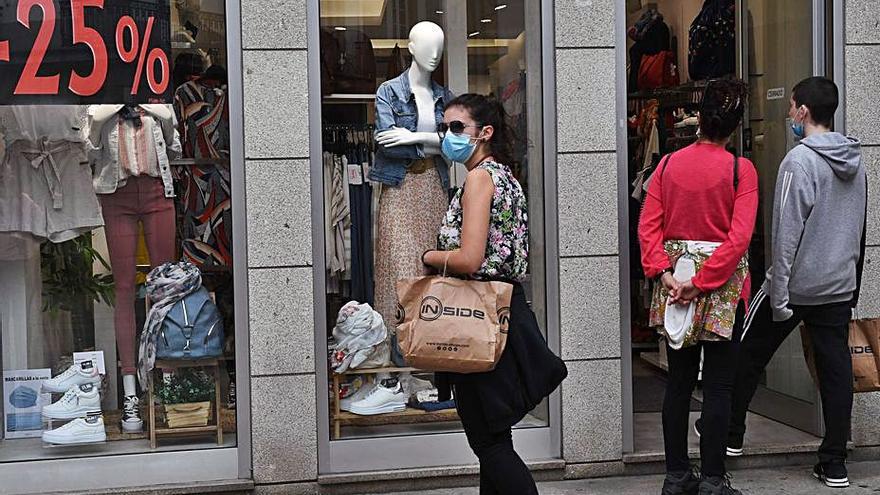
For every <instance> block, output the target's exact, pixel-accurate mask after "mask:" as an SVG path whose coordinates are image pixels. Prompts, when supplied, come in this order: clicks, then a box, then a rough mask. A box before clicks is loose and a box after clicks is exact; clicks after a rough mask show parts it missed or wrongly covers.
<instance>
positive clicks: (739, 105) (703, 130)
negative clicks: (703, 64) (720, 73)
mask: <svg viewBox="0 0 880 495" xmlns="http://www.w3.org/2000/svg"><path fill="white" fill-rule="evenodd" d="M748 99H749V86H748V85H747V84H746V83H744V82H743V81H742V80H740V79H736V78H731V79H715V80H712V81H709V83H708V84H707V86H706V90H705V91H704V92H703V100H702V102H701V103H700V134H701V135H702V136H703V137H705V138H707V139H711V140H712V141H716V142H719V141H724V140H725V139H727V138H729V137H730V135H731V134H733V131H735V130H736V128H737V127H738V126H739V123H740V121H742V118H743V113H744V112H745V108H746V105H747V104H748Z"/></svg>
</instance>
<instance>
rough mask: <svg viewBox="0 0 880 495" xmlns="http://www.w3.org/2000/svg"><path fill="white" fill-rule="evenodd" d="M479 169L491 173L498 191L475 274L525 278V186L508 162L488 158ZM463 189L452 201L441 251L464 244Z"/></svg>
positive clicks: (520, 279) (447, 212)
mask: <svg viewBox="0 0 880 495" xmlns="http://www.w3.org/2000/svg"><path fill="white" fill-rule="evenodd" d="M477 168H479V169H482V170H485V171H486V172H489V175H490V176H491V177H492V182H494V183H495V194H494V195H493V196H492V208H491V210H490V218H489V238H488V239H487V242H486V255H485V258H484V259H483V264H482V265H481V266H480V269H479V270H477V271H476V273H473V274H472V275H473V276H474V278H477V279H484V280H491V279H507V280H515V281H522V280H523V279H524V278H525V275H526V272H527V271H528V268H529V226H528V207H527V205H526V197H525V194H523V190H522V186H520V184H519V181H517V180H516V177H514V176H513V173H512V172H511V171H510V168H508V167H507V166H506V165H503V164H501V163H496V162H492V161H486V162H483V163H481V164H480V165H478V166H477ZM465 186H467V184H465ZM463 192H464V188H461V189H459V190H458V191H456V193H455V196H453V198H452V201H451V202H450V203H449V209H448V210H447V211H446V217H445V218H444V219H443V225H442V226H441V227H440V235H439V238H438V246H439V248H440V249H441V250H444V251H450V250H453V249H458V248H460V247H461V226H462V208H461V196H462V194H463Z"/></svg>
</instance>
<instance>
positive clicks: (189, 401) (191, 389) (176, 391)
mask: <svg viewBox="0 0 880 495" xmlns="http://www.w3.org/2000/svg"><path fill="white" fill-rule="evenodd" d="M156 396H157V397H158V399H159V403H160V404H162V409H163V412H164V414H165V422H166V423H167V425H168V427H169V428H186V427H192V426H207V425H208V421H209V420H210V419H211V400H212V399H213V398H214V382H213V381H212V379H211V377H210V376H208V374H207V373H205V372H204V371H201V370H195V369H191V368H186V369H181V370H176V371H175V372H174V373H173V374H171V375H170V376H166V377H164V378H163V379H162V380H161V381H160V382H159V383H157V384H156Z"/></svg>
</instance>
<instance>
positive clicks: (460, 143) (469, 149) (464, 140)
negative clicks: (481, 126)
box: [440, 132, 477, 163]
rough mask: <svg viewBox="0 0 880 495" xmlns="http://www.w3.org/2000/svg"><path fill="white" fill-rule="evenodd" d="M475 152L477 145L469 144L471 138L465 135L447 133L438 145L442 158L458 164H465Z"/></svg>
mask: <svg viewBox="0 0 880 495" xmlns="http://www.w3.org/2000/svg"><path fill="white" fill-rule="evenodd" d="M476 150H477V145H476V144H474V143H471V137H470V136H468V135H467V134H453V133H452V132H447V133H446V134H445V135H444V136H443V142H442V143H441V144H440V152H441V153H443V156H445V157H446V158H448V159H450V160H452V161H454V162H458V163H466V162H467V161H468V160H470V158H471V157H472V156H473V155H474V151H476Z"/></svg>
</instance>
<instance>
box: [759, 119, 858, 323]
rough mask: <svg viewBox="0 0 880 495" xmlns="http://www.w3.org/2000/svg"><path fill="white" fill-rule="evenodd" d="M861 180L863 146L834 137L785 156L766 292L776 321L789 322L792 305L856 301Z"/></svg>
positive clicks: (816, 138) (808, 142)
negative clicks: (854, 298)
mask: <svg viewBox="0 0 880 495" xmlns="http://www.w3.org/2000/svg"><path fill="white" fill-rule="evenodd" d="M866 180H867V179H866V177H865V167H863V166H862V153H861V143H860V142H859V141H858V140H857V139H855V138H851V137H847V136H844V135H842V134H840V133H837V132H825V133H822V134H815V135H813V136H809V137H807V138H805V139H803V140H802V141H801V144H800V145H798V146H796V147H795V148H794V149H792V150H791V151H789V152H788V155H786V156H785V159H784V160H783V161H782V164H781V165H780V167H779V175H778V177H777V179H776V194H775V199H774V201H773V233H772V246H773V263H772V265H771V268H770V270H769V271H768V273H767V281H766V282H764V286H763V289H764V292H765V293H766V294H768V295H769V297H770V304H771V307H772V309H773V319H774V320H775V321H785V320H788V319H789V318H791V316H792V314H793V312H792V310H791V308H789V307H788V306H789V305H790V304H792V305H798V306H816V305H820V304H830V303H836V302H844V301H850V300H852V299H853V297H854V296H855V294H854V292H855V290H856V271H857V268H856V266H857V264H858V262H859V258H860V256H861V241H862V230H863V229H864V223H865V203H866V201H867V197H866ZM771 275H772V276H771Z"/></svg>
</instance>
